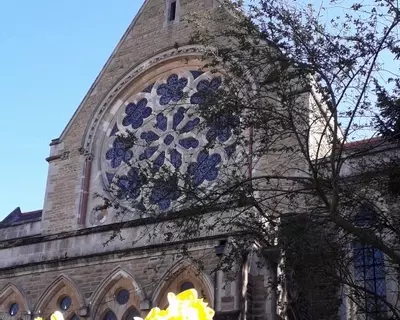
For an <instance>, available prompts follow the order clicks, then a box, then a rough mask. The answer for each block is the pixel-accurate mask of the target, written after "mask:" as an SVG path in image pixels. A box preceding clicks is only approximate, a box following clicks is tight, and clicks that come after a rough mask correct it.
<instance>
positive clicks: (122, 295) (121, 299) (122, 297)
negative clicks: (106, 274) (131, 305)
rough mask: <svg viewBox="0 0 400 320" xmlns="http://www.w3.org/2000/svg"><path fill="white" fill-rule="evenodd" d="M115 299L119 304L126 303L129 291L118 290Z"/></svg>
mask: <svg viewBox="0 0 400 320" xmlns="http://www.w3.org/2000/svg"><path fill="white" fill-rule="evenodd" d="M116 299H117V302H118V303H119V304H120V305H124V304H126V303H127V302H128V300H129V291H128V290H126V289H122V290H119V291H118V293H117V296H116Z"/></svg>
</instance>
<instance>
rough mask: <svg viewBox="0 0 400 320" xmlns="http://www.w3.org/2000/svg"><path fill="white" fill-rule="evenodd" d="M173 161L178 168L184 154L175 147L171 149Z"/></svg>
mask: <svg viewBox="0 0 400 320" xmlns="http://www.w3.org/2000/svg"><path fill="white" fill-rule="evenodd" d="M171 163H172V165H173V166H174V167H175V168H176V169H178V168H180V166H181V165H182V155H181V154H180V153H179V152H178V151H177V150H175V149H173V150H171Z"/></svg>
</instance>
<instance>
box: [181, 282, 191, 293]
mask: <svg viewBox="0 0 400 320" xmlns="http://www.w3.org/2000/svg"><path fill="white" fill-rule="evenodd" d="M193 288H194V285H193V283H191V282H189V281H186V282H184V283H182V284H181V286H180V288H179V292H182V291H185V290H189V289H193Z"/></svg>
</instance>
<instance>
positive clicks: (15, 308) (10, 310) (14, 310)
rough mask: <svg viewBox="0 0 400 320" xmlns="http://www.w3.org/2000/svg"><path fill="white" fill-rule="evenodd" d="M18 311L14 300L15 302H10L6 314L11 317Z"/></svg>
mask: <svg viewBox="0 0 400 320" xmlns="http://www.w3.org/2000/svg"><path fill="white" fill-rule="evenodd" d="M18 311H19V306H18V303H16V302H15V303H13V304H11V306H10V309H9V310H8V314H9V315H10V316H11V317H14V316H16V315H17V313H18Z"/></svg>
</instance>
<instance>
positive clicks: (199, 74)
mask: <svg viewBox="0 0 400 320" xmlns="http://www.w3.org/2000/svg"><path fill="white" fill-rule="evenodd" d="M190 73H191V74H192V75H193V78H194V79H196V78H198V77H200V76H201V75H202V74H203V72H202V71H197V70H192V71H190Z"/></svg>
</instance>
